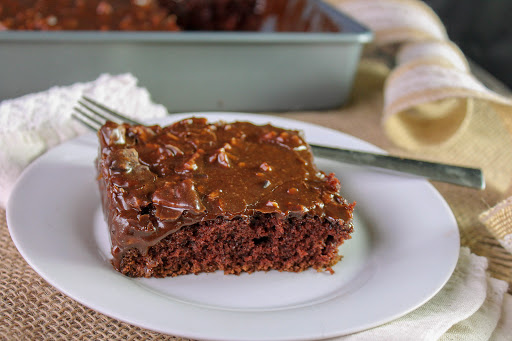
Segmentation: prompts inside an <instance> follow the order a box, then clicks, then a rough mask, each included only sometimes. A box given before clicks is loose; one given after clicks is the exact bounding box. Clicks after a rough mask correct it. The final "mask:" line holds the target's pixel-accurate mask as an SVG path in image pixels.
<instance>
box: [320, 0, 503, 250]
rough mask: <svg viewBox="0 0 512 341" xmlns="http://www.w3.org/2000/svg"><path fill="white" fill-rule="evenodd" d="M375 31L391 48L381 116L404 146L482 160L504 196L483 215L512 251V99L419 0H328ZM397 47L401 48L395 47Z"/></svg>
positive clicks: (441, 156)
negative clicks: (488, 83)
mask: <svg viewBox="0 0 512 341" xmlns="http://www.w3.org/2000/svg"><path fill="white" fill-rule="evenodd" d="M330 2H331V3H332V4H334V5H335V6H337V7H339V8H340V9H341V10H343V11H344V12H346V13H348V14H350V15H352V16H353V17H355V18H356V19H358V20H359V21H361V22H362V23H364V24H366V25H367V26H368V27H369V28H371V29H372V30H373V31H374V32H375V42H374V45H373V46H372V48H374V49H375V48H377V49H380V50H381V51H385V52H386V51H387V52H388V53H389V51H391V52H392V53H393V54H394V57H395V61H394V65H393V66H394V67H393V69H392V70H391V72H390V73H389V76H388V77H387V79H386V84H385V87H384V107H383V117H382V123H383V127H384V129H385V131H386V133H387V136H388V137H389V138H390V139H391V140H392V141H393V142H394V143H395V144H396V145H397V146H400V147H402V148H404V149H406V150H410V151H414V152H415V153H416V154H418V153H421V154H422V155H425V156H432V157H434V158H436V159H437V160H440V161H445V162H452V163H458V164H464V165H470V166H475V167H480V168H482V169H483V170H484V175H485V179H486V182H487V185H488V187H491V188H492V189H493V190H495V191H497V192H498V193H500V194H501V195H502V196H503V199H504V200H503V201H502V202H501V203H499V204H498V205H496V206H495V207H493V208H491V209H489V210H488V211H486V212H482V214H481V216H480V218H481V221H482V222H483V223H484V224H485V225H486V226H487V228H488V230H489V231H490V232H491V233H492V234H493V235H494V236H495V237H496V238H497V240H499V241H500V243H501V244H502V245H503V247H504V248H506V249H507V250H508V251H510V252H512V197H509V198H508V199H505V197H506V196H509V195H511V194H512V190H511V184H512V153H510V152H507V151H508V150H510V146H512V98H511V97H506V96H502V95H499V94H497V93H494V92H492V91H490V90H489V89H487V88H486V87H485V86H484V85H483V84H482V83H481V82H480V81H478V80H477V79H476V78H475V77H474V76H473V75H472V74H471V70H470V67H469V65H468V62H467V60H466V58H465V57H464V54H463V53H462V52H461V51H460V50H459V48H458V47H457V46H456V45H455V44H453V43H452V42H451V41H450V40H449V39H448V37H447V34H446V31H445V29H444V27H443V25H442V23H441V21H440V20H439V18H438V17H437V15H436V14H435V13H434V12H433V11H432V9H431V8H430V7H428V6H427V5H426V4H425V3H423V2H421V1H418V0H386V1H382V0H330ZM395 52H396V53H395Z"/></svg>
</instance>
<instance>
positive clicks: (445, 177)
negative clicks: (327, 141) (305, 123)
mask: <svg viewBox="0 0 512 341" xmlns="http://www.w3.org/2000/svg"><path fill="white" fill-rule="evenodd" d="M310 146H311V149H312V150H313V153H314V154H315V155H316V156H320V157H324V158H327V159H331V160H335V161H339V162H344V163H349V164H354V165H364V166H372V167H378V168H385V169H390V170H394V171H398V172H402V173H408V174H413V175H418V176H422V177H425V178H427V179H430V180H435V181H441V182H447V183H451V184H455V185H460V186H465V187H471V188H477V189H484V188H485V180H484V176H483V173H482V170H480V169H477V168H468V167H460V166H454V165H448V164H443V163H437V162H428V161H421V160H415V159H406V158H402V157H397V156H390V155H384V154H376V153H369V152H362V151H356V150H347V149H340V148H332V147H327V146H319V145H315V144H310Z"/></svg>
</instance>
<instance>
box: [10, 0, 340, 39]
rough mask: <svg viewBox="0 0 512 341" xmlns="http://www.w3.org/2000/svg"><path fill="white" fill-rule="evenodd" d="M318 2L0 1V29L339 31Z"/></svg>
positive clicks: (275, 0) (243, 0) (338, 25)
mask: <svg viewBox="0 0 512 341" xmlns="http://www.w3.org/2000/svg"><path fill="white" fill-rule="evenodd" d="M342 29H343V28H342V27H341V26H340V24H339V23H338V22H337V21H335V20H333V19H332V17H331V15H330V13H329V12H327V11H326V9H325V8H324V7H321V6H319V0H186V1H183V0H132V1H130V0H23V1H20V0H2V4H1V5H0V31H2V30H44V31H46V30H51V31H54V30H55V31H59V30H78V31H81V30H102V31H118V30H122V31H182V30H183V31H253V32H258V31H264V32H340V31H342Z"/></svg>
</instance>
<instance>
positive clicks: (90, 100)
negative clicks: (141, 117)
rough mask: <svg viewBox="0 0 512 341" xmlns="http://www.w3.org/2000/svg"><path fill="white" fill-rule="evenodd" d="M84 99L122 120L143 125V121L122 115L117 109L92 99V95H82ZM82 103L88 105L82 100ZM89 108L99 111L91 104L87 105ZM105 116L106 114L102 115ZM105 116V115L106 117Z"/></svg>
mask: <svg viewBox="0 0 512 341" xmlns="http://www.w3.org/2000/svg"><path fill="white" fill-rule="evenodd" d="M82 99H83V100H85V101H87V102H89V103H90V104H92V105H94V106H96V107H97V108H100V109H102V110H104V111H106V112H107V113H109V114H110V115H112V116H114V117H116V118H118V119H120V120H122V121H123V122H126V123H130V124H134V125H142V123H141V122H138V121H136V120H133V119H130V118H128V117H126V116H124V115H121V114H120V113H118V112H117V111H114V110H112V109H110V108H108V107H106V106H104V105H103V104H101V103H98V102H96V101H95V100H93V99H91V98H90V97H87V96H82ZM80 103H81V104H82V105H84V106H86V104H85V103H83V102H80ZM87 108H88V109H89V110H91V111H93V112H95V113H97V111H95V110H94V109H92V108H91V107H90V106H87ZM102 117H104V116H102ZM104 118H105V117H104Z"/></svg>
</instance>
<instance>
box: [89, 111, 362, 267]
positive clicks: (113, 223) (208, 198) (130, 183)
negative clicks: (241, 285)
mask: <svg viewBox="0 0 512 341" xmlns="http://www.w3.org/2000/svg"><path fill="white" fill-rule="evenodd" d="M98 135H99V140H100V155H99V157H98V160H97V165H98V172H99V175H98V181H99V185H100V191H101V193H102V200H103V205H104V211H105V213H106V216H107V217H108V224H109V226H110V233H111V239H112V246H113V248H112V252H113V255H114V265H116V262H119V261H120V259H121V257H122V254H123V253H124V252H126V251H127V250H128V249H130V248H138V249H139V250H140V251H141V253H142V254H145V253H146V252H147V250H148V248H149V247H150V246H152V245H155V244H156V243H158V242H159V241H160V240H161V239H162V238H165V237H166V236H168V235H169V234H171V233H173V232H175V231H177V230H178V229H180V228H182V227H184V226H188V225H192V224H194V223H196V222H201V221H205V220H212V219H216V218H217V217H224V218H226V219H233V218H235V217H240V216H241V217H250V216H252V215H254V214H256V213H258V212H261V213H278V214H281V215H283V216H304V215H313V216H319V217H322V218H325V219H333V220H339V219H341V220H343V221H348V220H349V219H351V218H352V205H350V204H347V202H346V201H345V199H343V198H342V197H341V196H340V194H339V189H340V183H339V181H338V180H337V179H336V178H335V177H334V175H333V174H330V175H325V174H324V173H323V172H321V171H319V170H318V169H317V168H316V166H315V165H314V163H313V157H312V153H311V150H310V148H309V146H308V145H307V143H306V142H305V141H304V139H303V138H302V137H301V135H300V133H299V132H297V131H290V130H284V129H281V128H276V127H273V126H271V125H263V126H257V125H253V124H251V123H248V122H234V123H208V122H207V120H206V119H204V118H190V119H185V120H182V121H179V122H176V123H175V124H172V125H170V126H167V127H163V128H162V127H160V126H156V125H155V126H149V127H146V126H130V125H127V124H124V125H118V124H115V123H112V122H107V123H106V124H105V125H104V126H103V127H102V128H101V130H100V131H99V133H98ZM117 265H118V264H117Z"/></svg>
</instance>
